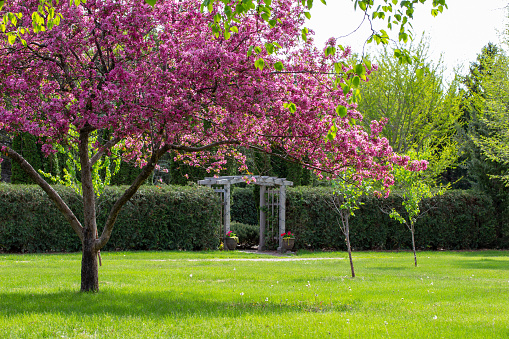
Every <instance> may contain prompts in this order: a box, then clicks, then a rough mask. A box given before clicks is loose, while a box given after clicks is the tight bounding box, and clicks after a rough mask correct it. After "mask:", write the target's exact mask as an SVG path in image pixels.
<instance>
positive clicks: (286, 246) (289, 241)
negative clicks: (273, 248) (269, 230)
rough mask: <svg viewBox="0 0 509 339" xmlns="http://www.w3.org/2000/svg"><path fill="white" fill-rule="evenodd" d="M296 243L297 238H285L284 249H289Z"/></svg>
mask: <svg viewBox="0 0 509 339" xmlns="http://www.w3.org/2000/svg"><path fill="white" fill-rule="evenodd" d="M293 245H295V238H287V239H283V251H289V250H291V249H292V248H293Z"/></svg>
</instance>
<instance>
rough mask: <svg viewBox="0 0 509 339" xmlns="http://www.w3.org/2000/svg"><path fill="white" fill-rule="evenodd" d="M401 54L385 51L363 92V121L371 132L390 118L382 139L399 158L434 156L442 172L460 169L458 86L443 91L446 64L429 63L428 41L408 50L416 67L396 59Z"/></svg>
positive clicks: (378, 58) (454, 84) (388, 49)
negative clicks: (376, 122)
mask: <svg viewBox="0 0 509 339" xmlns="http://www.w3.org/2000/svg"><path fill="white" fill-rule="evenodd" d="M397 50H398V49H397V48H396V49H394V50H393V49H391V48H385V49H384V51H383V52H382V54H381V55H379V56H378V57H377V58H376V63H377V64H378V70H377V71H376V72H374V73H373V74H371V76H370V81H368V82H366V83H363V84H362V86H361V88H360V90H361V94H362V97H361V99H360V101H359V106H358V109H359V111H361V112H362V113H363V116H364V119H363V122H362V123H363V124H364V125H366V126H369V124H370V123H371V121H372V120H380V119H381V118H382V117H386V118H387V119H388V122H387V125H386V128H384V129H383V131H382V132H381V135H382V136H384V137H386V138H387V139H388V140H389V143H390V145H391V146H392V148H393V149H394V151H395V152H396V153H398V154H405V153H406V152H408V151H409V150H414V151H416V152H423V151H424V152H429V153H431V154H433V155H434V158H437V155H439V156H438V159H441V160H440V161H441V165H440V166H442V165H443V163H444V162H446V163H447V166H446V167H445V168H442V170H443V171H445V170H446V169H447V168H448V167H451V168H452V167H455V166H456V162H457V158H458V155H457V153H458V150H457V143H456V140H455V134H456V125H457V121H458V118H459V117H460V115H461V111H460V109H459V105H460V99H461V97H460V96H459V95H458V89H457V84H456V83H455V82H453V84H452V85H451V86H449V88H448V89H447V90H445V89H444V88H445V86H446V84H445V82H444V78H443V71H444V70H443V67H442V64H441V61H439V62H438V63H436V64H435V63H433V62H432V61H430V60H429V59H428V44H427V43H426V41H425V40H422V41H421V42H420V43H419V44H413V43H412V44H410V47H409V50H410V52H411V54H413V55H415V57H416V61H415V62H414V63H413V64H404V63H400V62H399V61H398V60H397V59H395V58H393V57H391V55H392V54H393V53H394V52H395V51H396V52H397ZM423 69H424V71H421V70H423ZM428 171H435V165H434V163H432V162H431V163H430V164H429V167H428ZM440 174H442V173H434V174H433V176H436V175H440Z"/></svg>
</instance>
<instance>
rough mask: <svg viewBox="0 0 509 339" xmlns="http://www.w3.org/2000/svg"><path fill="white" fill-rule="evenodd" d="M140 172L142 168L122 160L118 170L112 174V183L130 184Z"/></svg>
mask: <svg viewBox="0 0 509 339" xmlns="http://www.w3.org/2000/svg"><path fill="white" fill-rule="evenodd" d="M140 173H141V168H139V167H136V166H134V165H133V164H130V163H127V162H125V161H121V162H120V168H119V170H118V172H117V173H115V174H113V175H112V176H111V181H110V185H117V186H118V185H130V184H132V183H133V181H134V179H136V177H137V176H138V175H139V174H140Z"/></svg>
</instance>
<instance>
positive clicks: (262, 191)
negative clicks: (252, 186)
mask: <svg viewBox="0 0 509 339" xmlns="http://www.w3.org/2000/svg"><path fill="white" fill-rule="evenodd" d="M266 189H267V186H265V185H261V186H260V242H259V243H258V251H264V250H265V222H266V215H265V208H264V207H265V191H266Z"/></svg>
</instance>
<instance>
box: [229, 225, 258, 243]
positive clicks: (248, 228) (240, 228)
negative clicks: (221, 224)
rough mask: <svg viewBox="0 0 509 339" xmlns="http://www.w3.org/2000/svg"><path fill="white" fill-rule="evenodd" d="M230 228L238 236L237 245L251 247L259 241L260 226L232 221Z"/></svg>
mask: <svg viewBox="0 0 509 339" xmlns="http://www.w3.org/2000/svg"><path fill="white" fill-rule="evenodd" d="M230 229H231V230H232V231H233V233H235V234H236V235H237V237H238V238H239V245H240V246H242V247H253V246H256V245H258V243H259V241H260V226H259V225H248V224H243V223H240V222H232V223H231V224H230Z"/></svg>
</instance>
